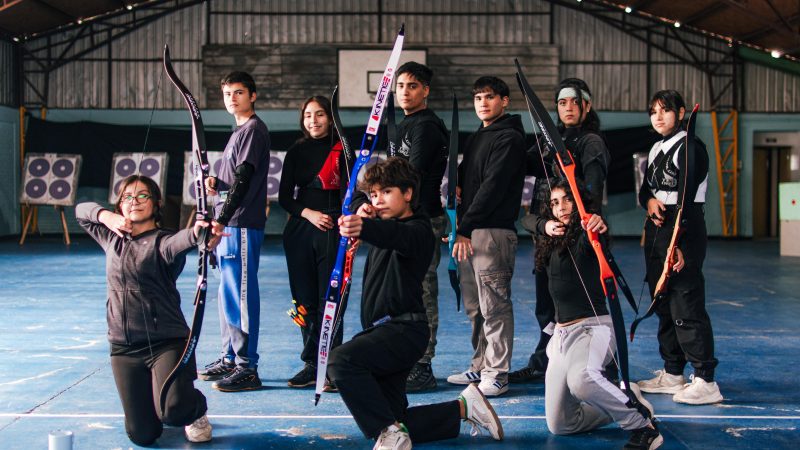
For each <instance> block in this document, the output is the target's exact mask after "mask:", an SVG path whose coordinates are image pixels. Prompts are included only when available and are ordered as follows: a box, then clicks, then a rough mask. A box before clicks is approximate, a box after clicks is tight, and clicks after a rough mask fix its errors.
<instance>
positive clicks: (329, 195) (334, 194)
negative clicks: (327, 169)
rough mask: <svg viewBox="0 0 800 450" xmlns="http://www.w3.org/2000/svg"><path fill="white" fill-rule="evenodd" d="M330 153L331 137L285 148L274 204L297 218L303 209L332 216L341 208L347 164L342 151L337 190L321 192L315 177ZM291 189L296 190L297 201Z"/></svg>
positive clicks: (323, 190)
mask: <svg viewBox="0 0 800 450" xmlns="http://www.w3.org/2000/svg"><path fill="white" fill-rule="evenodd" d="M330 152H331V138H330V136H325V137H324V138H322V139H301V140H299V141H297V142H296V143H295V144H294V145H292V146H291V147H289V150H288V151H287V152H286V157H285V158H284V160H283V171H282V172H281V184H280V188H279V191H278V203H280V205H281V208H283V209H284V210H286V212H288V213H289V214H291V215H293V216H296V217H300V213H302V212H303V209H304V208H310V209H313V210H315V211H324V212H325V213H326V214H336V213H338V212H339V211H341V209H342V198H344V193H345V191H346V190H347V177H348V176H349V174H348V173H347V165H346V164H345V161H344V150H342V153H341V154H340V156H339V176H340V180H339V182H340V186H341V187H340V188H339V189H328V190H326V189H323V188H322V184H321V183H320V182H319V179H318V178H317V175H318V174H319V172H320V169H322V166H323V165H324V164H325V161H326V160H327V159H328V155H329V154H330ZM295 187H299V188H300V189H299V191H298V192H297V198H295V197H294V190H295Z"/></svg>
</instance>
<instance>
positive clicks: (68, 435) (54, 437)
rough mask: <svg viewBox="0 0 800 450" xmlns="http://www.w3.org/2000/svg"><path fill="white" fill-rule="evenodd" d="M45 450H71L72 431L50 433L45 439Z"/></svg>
mask: <svg viewBox="0 0 800 450" xmlns="http://www.w3.org/2000/svg"><path fill="white" fill-rule="evenodd" d="M47 450H72V431H64V430H55V431H51V432H50V435H49V436H48V438H47Z"/></svg>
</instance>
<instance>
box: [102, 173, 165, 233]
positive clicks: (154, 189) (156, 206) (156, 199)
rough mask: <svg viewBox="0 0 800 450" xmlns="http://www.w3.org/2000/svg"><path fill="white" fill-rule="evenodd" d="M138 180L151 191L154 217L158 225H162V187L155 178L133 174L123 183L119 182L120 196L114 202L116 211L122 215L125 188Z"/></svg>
mask: <svg viewBox="0 0 800 450" xmlns="http://www.w3.org/2000/svg"><path fill="white" fill-rule="evenodd" d="M136 182H139V183H141V184H143V185H144V186H145V187H146V188H147V190H148V191H150V200H152V201H153V219H155V221H156V225H159V226H160V224H161V218H162V214H161V189H160V188H159V187H158V184H156V182H155V180H153V179H152V178H150V177H146V176H144V175H131V176H129V177H127V178H125V179H124V180H122V183H120V184H119V196H118V197H117V202H116V203H115V204H114V212H115V213H117V214H119V215H122V200H123V196H124V193H125V188H126V187H128V186H130V185H131V184H132V183H136Z"/></svg>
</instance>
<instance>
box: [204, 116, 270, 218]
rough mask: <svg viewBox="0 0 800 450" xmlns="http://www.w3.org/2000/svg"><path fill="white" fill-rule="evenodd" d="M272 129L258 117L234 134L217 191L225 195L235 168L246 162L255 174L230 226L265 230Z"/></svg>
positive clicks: (217, 207) (218, 208) (218, 206)
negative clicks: (270, 131) (270, 133)
mask: <svg viewBox="0 0 800 450" xmlns="http://www.w3.org/2000/svg"><path fill="white" fill-rule="evenodd" d="M269 147H270V140H269V130H268V129H267V125H266V124H265V123H264V122H262V121H261V119H259V118H258V116H256V115H255V114H253V115H252V116H251V117H250V119H248V120H247V122H245V123H244V124H243V125H242V126H240V127H238V128H237V129H236V131H234V132H233V134H232V135H231V137H230V139H228V144H227V145H226V146H225V151H224V152H223V154H222V159H221V160H220V161H221V165H220V169H219V174H218V175H217V183H218V184H217V190H219V191H220V192H225V191H228V190H229V189H230V187H231V186H232V185H233V182H234V180H235V178H236V168H237V167H239V166H240V165H242V164H243V163H250V164H251V165H252V166H253V168H254V169H255V171H254V172H253V177H252V178H251V179H250V188H249V189H248V190H247V193H246V194H245V196H244V198H243V199H242V202H241V204H240V205H239V207H238V208H237V209H236V211H235V212H234V213H233V216H232V217H231V219H230V220H229V221H228V226H231V227H238V228H255V229H261V228H264V224H265V223H266V221H267V216H266V209H267V176H268V174H269ZM224 204H225V200H224V198H223V197H222V196H219V200H218V201H217V204H216V205H215V208H214V213H215V216H217V217H218V216H219V215H220V213H221V212H222V207H223V205H224Z"/></svg>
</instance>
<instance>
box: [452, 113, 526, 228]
mask: <svg viewBox="0 0 800 450" xmlns="http://www.w3.org/2000/svg"><path fill="white" fill-rule="evenodd" d="M525 159H526V157H525V129H524V128H523V127H522V120H521V119H520V116H518V115H513V116H512V115H509V114H506V115H504V116H502V117H500V118H499V119H497V120H496V121H495V122H494V123H492V124H491V125H489V126H488V127H484V126H482V125H481V127H480V128H478V131H476V132H475V133H474V134H472V135H471V136H470V137H469V138H468V139H467V143H466V145H465V149H464V160H463V161H462V162H461V164H460V165H459V166H458V185H459V187H461V204H460V205H459V207H458V216H459V225H458V234H460V235H462V236H464V237H468V238H471V237H472V231H473V230H475V229H478V228H504V229H508V230H514V231H516V227H515V226H514V222H516V220H517V217H518V216H519V208H520V202H521V200H522V186H523V184H524V182H525Z"/></svg>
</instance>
